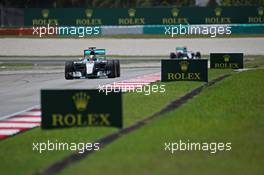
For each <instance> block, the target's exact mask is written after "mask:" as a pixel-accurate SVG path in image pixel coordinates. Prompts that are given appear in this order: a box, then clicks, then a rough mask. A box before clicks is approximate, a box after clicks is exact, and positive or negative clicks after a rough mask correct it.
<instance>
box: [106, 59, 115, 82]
mask: <svg viewBox="0 0 264 175" xmlns="http://www.w3.org/2000/svg"><path fill="white" fill-rule="evenodd" d="M107 70H108V71H109V74H108V75H107V77H108V78H115V77H116V74H117V71H116V64H115V62H114V60H108V61H107Z"/></svg>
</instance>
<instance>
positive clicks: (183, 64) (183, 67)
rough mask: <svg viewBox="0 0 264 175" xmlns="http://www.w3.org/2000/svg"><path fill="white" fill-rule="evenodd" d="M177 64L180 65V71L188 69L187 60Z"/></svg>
mask: <svg viewBox="0 0 264 175" xmlns="http://www.w3.org/2000/svg"><path fill="white" fill-rule="evenodd" d="M179 64H180V66H181V71H182V72H186V71H187V70H188V67H189V62H188V61H181V62H180V63H179Z"/></svg>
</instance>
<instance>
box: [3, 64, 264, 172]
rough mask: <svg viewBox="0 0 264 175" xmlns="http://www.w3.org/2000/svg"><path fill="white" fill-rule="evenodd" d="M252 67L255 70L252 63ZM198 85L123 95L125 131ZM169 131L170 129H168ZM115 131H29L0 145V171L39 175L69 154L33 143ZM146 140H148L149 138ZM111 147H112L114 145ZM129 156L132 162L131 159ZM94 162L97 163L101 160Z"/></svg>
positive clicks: (91, 138)
mask: <svg viewBox="0 0 264 175" xmlns="http://www.w3.org/2000/svg"><path fill="white" fill-rule="evenodd" d="M262 60H263V59H262ZM252 62H254V60H251V61H249V63H252ZM252 65H253V66H254V64H253V63H252ZM228 72H231V70H228V69H226V70H220V69H218V70H217V69H215V70H209V79H210V80H211V79H213V78H216V77H218V76H219V75H222V74H225V73H228ZM235 75H239V74H236V73H235ZM157 84H158V85H160V84H162V83H160V82H158V83H157ZM201 84H202V82H175V83H173V82H171V83H166V93H163V94H160V93H153V94H152V95H149V96H146V95H144V94H142V93H141V94H136V93H126V94H124V95H123V105H124V127H127V126H129V125H131V124H133V123H134V122H136V121H138V120H140V119H143V118H145V117H147V116H150V115H151V114H153V113H155V112H157V111H159V110H160V109H161V108H163V107H164V106H165V105H166V104H168V103H169V102H170V101H172V100H174V99H177V98H179V97H181V96H183V95H184V94H186V93H187V92H189V91H191V90H192V89H194V88H195V87H198V86H199V85H201ZM168 118H169V117H168ZM156 125H158V124H156ZM175 126H176V125H175ZM156 127H158V126H156ZM177 127H178V126H177ZM168 128H169V129H170V127H168ZM158 129H159V128H157V130H158ZM161 129H162V130H165V129H164V128H161ZM172 129H173V128H172ZM174 129H177V128H176V127H175V128H174ZM116 131H117V129H114V128H96V127H86V128H71V129H60V130H49V131H44V130H41V129H40V128H36V129H33V130H30V131H28V132H25V133H22V134H19V135H17V136H15V137H11V138H8V139H5V140H2V141H0V157H1V164H0V169H1V172H2V173H3V174H16V175H19V174H33V173H34V172H37V171H40V170H42V169H43V168H45V167H47V166H48V165H49V164H51V163H53V162H55V161H57V160H61V159H62V158H64V157H65V156H67V155H69V154H71V153H72V152H70V151H54V152H43V153H42V154H40V153H38V152H34V151H32V143H33V142H47V140H50V141H54V142H55V141H56V140H57V141H58V142H67V143H70V142H75V143H77V142H92V141H94V140H96V139H97V138H99V137H103V136H105V135H107V134H110V133H113V132H116ZM161 133H162V131H161ZM146 136H148V135H146ZM154 136H155V135H154ZM166 138H167V136H166V135H164V139H166ZM146 139H147V140H148V138H146ZM147 140H146V141H147ZM158 141H159V140H158ZM129 144H131V145H135V146H136V145H137V144H140V145H142V146H144V145H145V146H144V147H148V144H145V141H143V142H141V143H139V142H136V141H133V140H130V141H129ZM113 145H115V143H114V144H113ZM110 146H111V145H110ZM161 146H162V145H161ZM161 146H160V147H161ZM128 149H130V148H128ZM140 149H142V148H140ZM160 149H162V148H160ZM106 150H107V149H106ZM142 150H144V151H146V152H145V153H144V151H141V152H140V154H142V155H144V154H153V153H155V151H154V150H145V149H142ZM126 152H127V153H128V152H129V150H123V151H122V150H121V152H120V154H121V153H122V154H125V153H126ZM102 153H103V151H102ZM96 154H97V153H96ZM100 155H101V152H99V156H100ZM101 156H102V157H104V155H101ZM131 156H132V158H133V155H131ZM134 156H136V155H134ZM114 157H115V156H114ZM171 157H174V156H171ZM95 159H97V158H95ZM104 159H105V158H104ZM97 160H100V158H99V159H97ZM107 160H108V159H105V160H100V161H103V162H104V161H107ZM109 160H110V159H109ZM144 160H145V159H144V158H142V160H137V159H134V161H143V163H144ZM86 161H90V159H87V160H85V161H83V162H86ZM153 161H157V162H159V155H157V157H156V159H153ZM123 163H125V162H123ZM88 164H89V163H88ZM80 166H81V168H84V167H83V163H81V164H80ZM94 166H95V167H97V166H100V164H98V165H94ZM163 166H165V165H163ZM74 167H75V166H74ZM74 167H73V168H74ZM89 167H90V166H89ZM113 167H116V168H119V169H120V168H121V166H119V164H118V163H117V164H115V165H113ZM124 169H127V170H129V168H128V167H124ZM135 170H136V169H135ZM139 170H142V168H140V167H139ZM70 171H71V170H69V172H70ZM120 171H121V169H120ZM125 172H126V171H125ZM141 172H142V173H141V174H149V173H144V172H143V171H141ZM80 173H81V172H80ZM85 174H86V173H85Z"/></svg>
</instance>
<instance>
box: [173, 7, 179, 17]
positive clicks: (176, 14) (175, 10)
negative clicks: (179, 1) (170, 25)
mask: <svg viewBox="0 0 264 175" xmlns="http://www.w3.org/2000/svg"><path fill="white" fill-rule="evenodd" d="M179 12H180V10H179V9H177V8H173V9H171V14H172V16H173V17H177V16H178V15H179Z"/></svg>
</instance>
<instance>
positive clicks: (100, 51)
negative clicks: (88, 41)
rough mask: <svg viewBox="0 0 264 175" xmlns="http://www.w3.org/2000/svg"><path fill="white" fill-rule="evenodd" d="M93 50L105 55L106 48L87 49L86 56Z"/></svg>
mask: <svg viewBox="0 0 264 175" xmlns="http://www.w3.org/2000/svg"><path fill="white" fill-rule="evenodd" d="M92 51H94V54H95V55H105V49H94V50H91V49H87V50H84V56H86V55H91V52H92Z"/></svg>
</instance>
